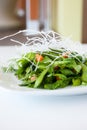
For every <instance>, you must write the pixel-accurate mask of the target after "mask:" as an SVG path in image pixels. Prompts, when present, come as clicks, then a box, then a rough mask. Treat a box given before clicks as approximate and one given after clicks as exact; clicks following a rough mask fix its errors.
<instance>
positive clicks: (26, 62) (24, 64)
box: [4, 48, 87, 89]
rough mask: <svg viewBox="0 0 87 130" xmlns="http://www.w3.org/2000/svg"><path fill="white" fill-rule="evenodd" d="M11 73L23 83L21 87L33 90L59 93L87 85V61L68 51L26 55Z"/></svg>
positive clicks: (50, 50) (14, 65) (12, 66)
mask: <svg viewBox="0 0 87 130" xmlns="http://www.w3.org/2000/svg"><path fill="white" fill-rule="evenodd" d="M4 70H7V68H4ZM8 71H10V72H13V73H14V74H15V75H16V76H17V77H18V79H19V80H21V81H22V83H21V84H20V85H21V86H26V87H31V88H43V89H57V88H64V87H66V86H68V85H72V86H79V85H82V84H87V59H86V58H84V57H83V56H81V55H80V54H78V53H77V52H74V51H72V52H71V51H70V50H66V49H65V48H60V49H58V50H56V49H52V48H49V51H43V52H40V51H37V52H29V53H26V54H24V55H22V57H21V58H17V59H14V62H13V63H12V64H10V66H9V67H8Z"/></svg>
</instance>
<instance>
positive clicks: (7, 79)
mask: <svg viewBox="0 0 87 130" xmlns="http://www.w3.org/2000/svg"><path fill="white" fill-rule="evenodd" d="M0 77H1V78H0V87H3V88H4V89H7V90H10V91H17V92H24V93H28V94H29V95H31V94H32V95H58V96H64V95H80V94H87V86H77V87H72V86H68V87H66V88H60V89H56V90H44V89H34V88H28V87H23V86H19V85H18V84H19V81H18V79H17V78H16V77H15V76H14V75H13V74H11V73H3V72H1V73H0Z"/></svg>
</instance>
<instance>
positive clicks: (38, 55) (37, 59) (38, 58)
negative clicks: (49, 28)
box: [36, 54, 43, 62]
mask: <svg viewBox="0 0 87 130" xmlns="http://www.w3.org/2000/svg"><path fill="white" fill-rule="evenodd" d="M42 60H43V56H42V55H40V54H36V61H37V62H39V61H42Z"/></svg>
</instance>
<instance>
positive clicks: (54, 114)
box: [0, 47, 87, 130]
mask: <svg viewBox="0 0 87 130" xmlns="http://www.w3.org/2000/svg"><path fill="white" fill-rule="evenodd" d="M14 51H15V49H14V47H0V59H3V58H6V57H9V56H12V55H13V54H12V53H14ZM2 54H3V55H2ZM10 54H11V55H10ZM0 130H87V95H77V96H57V95H56V96H41V95H35V96H34V95H29V93H23V92H16V91H11V90H6V89H4V88H3V86H0Z"/></svg>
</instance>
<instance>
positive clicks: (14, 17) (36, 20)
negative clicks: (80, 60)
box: [0, 0, 87, 43]
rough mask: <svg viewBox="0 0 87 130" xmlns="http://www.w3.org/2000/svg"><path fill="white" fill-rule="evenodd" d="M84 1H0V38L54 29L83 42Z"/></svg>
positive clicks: (86, 32)
mask: <svg viewBox="0 0 87 130" xmlns="http://www.w3.org/2000/svg"><path fill="white" fill-rule="evenodd" d="M86 12H87V0H0V37H2V36H5V35H7V34H11V33H14V32H17V31H18V30H23V29H32V30H40V31H47V30H54V31H56V32H58V33H60V34H62V35H64V36H67V37H71V38H72V39H73V40H74V41H80V42H82V43H87V13H86Z"/></svg>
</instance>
